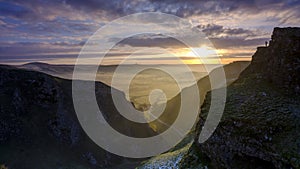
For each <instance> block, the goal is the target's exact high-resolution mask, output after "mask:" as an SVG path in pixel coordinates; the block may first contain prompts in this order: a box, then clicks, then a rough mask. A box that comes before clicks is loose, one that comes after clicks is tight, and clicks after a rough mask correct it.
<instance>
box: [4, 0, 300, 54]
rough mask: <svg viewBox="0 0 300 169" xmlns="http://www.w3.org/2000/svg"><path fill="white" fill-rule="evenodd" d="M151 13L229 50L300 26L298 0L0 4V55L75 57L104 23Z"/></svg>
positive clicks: (174, 44)
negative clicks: (173, 18) (179, 21)
mask: <svg viewBox="0 0 300 169" xmlns="http://www.w3.org/2000/svg"><path fill="white" fill-rule="evenodd" d="M154 11H157V12H164V13H168V14H174V15H177V16H179V17H184V18H187V19H189V20H191V22H192V23H193V24H195V25H198V28H199V29H202V30H203V32H204V33H206V34H207V36H208V37H209V38H210V40H211V41H212V42H213V44H214V45H215V46H216V47H217V48H220V49H229V48H230V49H232V50H235V48H236V49H238V48H244V47H247V48H254V47H255V46H257V45H260V44H264V41H265V40H268V38H269V37H270V34H271V31H272V29H273V27H275V26H299V23H300V1H299V0H287V1H281V0H244V1H241V0H220V1H206V0H184V1H183V0H164V1H161V0H109V1H107V0H85V1H81V0H43V1H41V0H30V1H24V0H7V1H1V2H0V31H1V35H0V51H1V56H4V55H7V56H8V55H9V56H12V55H18V56H19V55H39V54H42V53H44V54H45V55H46V54H48V53H64V52H65V53H66V55H67V53H77V52H78V51H80V47H81V46H82V45H83V42H84V41H85V40H87V39H88V37H89V36H90V35H92V34H93V33H94V32H95V31H96V30H97V29H98V28H99V27H100V26H102V25H104V24H105V23H106V22H109V21H111V20H112V19H115V18H118V17H121V16H125V15H127V14H132V13H136V12H154ZM166 24H168V23H166ZM110 40H111V41H115V40H116V39H110ZM24 42H25V43H24ZM26 43H27V44H26ZM77 44H79V45H77ZM119 45H120V46H122V45H123V47H125V46H130V47H138V48H143V47H161V48H181V47H184V45H183V44H181V43H180V42H178V41H177V40H175V39H173V38H169V37H163V36H158V37H152V38H148V37H131V38H128V39H125V40H123V41H122V42H121V43H120V44H119ZM244 53H247V52H244Z"/></svg>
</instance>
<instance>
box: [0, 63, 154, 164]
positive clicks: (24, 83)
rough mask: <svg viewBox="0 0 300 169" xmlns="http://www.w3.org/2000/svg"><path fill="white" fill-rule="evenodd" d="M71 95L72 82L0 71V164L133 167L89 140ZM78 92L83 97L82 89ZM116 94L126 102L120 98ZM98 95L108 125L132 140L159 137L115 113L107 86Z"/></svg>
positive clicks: (99, 87) (98, 87) (2, 68)
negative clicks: (122, 165) (79, 120)
mask: <svg viewBox="0 0 300 169" xmlns="http://www.w3.org/2000/svg"><path fill="white" fill-rule="evenodd" d="M84 83H95V82H87V81H82V84H84ZM71 89H72V82H71V81H69V80H64V79H60V78H56V77H52V76H50V75H46V74H43V73H39V72H34V71H26V70H20V69H17V68H14V67H11V66H0V95H1V97H0V98H1V99H0V143H1V144H0V152H1V153H0V163H4V164H6V165H7V166H8V167H9V168H49V169H50V168H109V167H112V166H114V167H113V168H117V166H118V165H120V164H124V163H125V164H127V163H129V164H130V163H132V164H131V167H133V166H134V165H135V164H134V163H135V161H131V162H130V160H129V161H128V160H125V161H124V158H121V157H118V156H116V155H113V154H111V153H108V152H106V151H104V150H103V149H101V148H100V147H98V146H97V145H96V144H95V143H94V142H93V141H92V140H91V139H90V138H89V137H88V136H87V135H86V134H85V132H84V131H83V130H82V128H81V126H80V124H79V122H78V120H77V117H76V114H75V111H74V108H73V103H72V90H71ZM80 90H82V91H83V92H84V90H85V88H84V86H82V89H80ZM113 90H115V89H113ZM115 92H117V93H119V96H123V100H124V101H126V99H125V97H124V94H123V93H122V92H120V91H117V90H115ZM95 93H96V97H97V101H98V102H101V107H100V109H101V111H102V113H103V115H104V116H105V117H106V121H108V122H109V123H110V125H111V126H112V127H114V128H115V129H116V130H118V131H119V132H121V133H124V134H126V135H128V136H133V137H148V136H151V135H155V133H154V132H153V130H152V129H151V128H149V127H148V125H147V124H144V125H139V124H136V123H133V122H130V121H129V120H127V119H125V118H124V117H122V116H121V115H120V114H119V113H118V112H117V110H116V108H115V107H114V104H113V102H112V98H111V95H110V93H111V88H110V87H109V86H106V85H104V84H103V83H100V82H96V91H95ZM120 99H122V98H120ZM128 104H130V103H128ZM129 166H130V165H129ZM129 166H128V167H129Z"/></svg>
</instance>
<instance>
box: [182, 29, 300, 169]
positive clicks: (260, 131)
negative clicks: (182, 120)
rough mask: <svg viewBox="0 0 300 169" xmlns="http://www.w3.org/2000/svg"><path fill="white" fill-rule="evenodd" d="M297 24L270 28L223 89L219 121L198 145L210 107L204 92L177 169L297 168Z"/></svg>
mask: <svg viewBox="0 0 300 169" xmlns="http://www.w3.org/2000/svg"><path fill="white" fill-rule="evenodd" d="M299 37H300V28H275V29H274V32H273V36H272V41H271V44H270V46H268V47H259V48H258V50H257V52H256V53H255V54H254V55H253V60H252V62H251V64H250V65H249V66H248V68H246V70H245V71H244V72H242V74H241V75H240V77H239V78H238V80H237V81H235V82H234V83H233V84H231V85H230V86H229V87H228V88H227V100H226V106H225V110H224V113H223V117H222V120H221V122H220V123H219V125H218V127H217V129H216V130H215V132H214V133H213V135H212V136H211V137H210V138H209V139H208V140H207V141H206V142H205V143H202V144H200V143H199V142H198V136H199V133H200V132H201V128H202V126H203V124H204V122H205V119H206V117H207V113H208V110H209V108H210V99H211V96H210V93H208V94H207V96H206V100H205V101H204V103H203V105H202V109H201V114H200V120H199V122H198V124H197V127H196V128H197V129H196V133H197V134H196V135H197V136H196V138H195V140H194V143H193V145H192V146H191V148H190V150H189V153H188V154H187V155H186V156H185V157H184V158H183V160H182V161H181V168H203V167H204V168H206V167H208V168H232V169H239V168H243V169H244V168H249V169H257V168H261V169H266V168H277V169H284V168H287V169H291V168H300V133H299V131H300V97H299V85H300V82H299V77H300V72H299V68H300V62H299V57H300V55H299V52H300V48H299V44H300V41H299Z"/></svg>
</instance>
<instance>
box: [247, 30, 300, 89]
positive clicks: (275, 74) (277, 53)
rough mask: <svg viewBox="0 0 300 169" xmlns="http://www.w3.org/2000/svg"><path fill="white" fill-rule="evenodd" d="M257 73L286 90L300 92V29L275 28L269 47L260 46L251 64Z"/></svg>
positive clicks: (251, 67) (253, 70) (251, 69)
mask: <svg viewBox="0 0 300 169" xmlns="http://www.w3.org/2000/svg"><path fill="white" fill-rule="evenodd" d="M249 73H256V74H259V75H261V78H263V79H266V80H267V81H269V82H270V83H272V84H274V85H276V86H278V87H280V88H283V89H284V90H285V91H286V92H289V93H296V94H297V95H299V94H300V86H299V84H300V29H299V28H274V31H273V35H272V40H271V41H270V44H269V46H268V47H258V48H257V52H256V53H255V54H254V55H253V59H252V63H251V66H249V68H248V69H247V70H246V71H245V72H244V73H243V74H242V75H247V74H249Z"/></svg>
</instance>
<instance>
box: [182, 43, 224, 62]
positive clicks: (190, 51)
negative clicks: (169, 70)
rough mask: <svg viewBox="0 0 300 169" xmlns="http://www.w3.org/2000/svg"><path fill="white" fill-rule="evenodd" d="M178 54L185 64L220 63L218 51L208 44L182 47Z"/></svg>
mask: <svg viewBox="0 0 300 169" xmlns="http://www.w3.org/2000/svg"><path fill="white" fill-rule="evenodd" d="M178 55H180V57H181V58H182V60H183V61H184V63H185V64H206V63H208V64H214V63H220V61H219V60H218V56H219V55H218V51H217V50H216V49H214V48H211V47H208V46H201V47H197V48H182V49H180V50H179V52H178Z"/></svg>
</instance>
